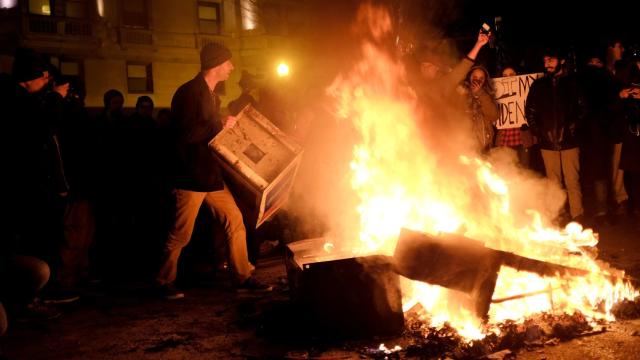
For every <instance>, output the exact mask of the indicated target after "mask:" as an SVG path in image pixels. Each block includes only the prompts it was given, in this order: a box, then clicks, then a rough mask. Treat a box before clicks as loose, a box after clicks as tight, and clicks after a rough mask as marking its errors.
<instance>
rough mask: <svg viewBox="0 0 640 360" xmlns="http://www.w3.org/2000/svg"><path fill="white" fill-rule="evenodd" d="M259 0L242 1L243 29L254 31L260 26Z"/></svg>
mask: <svg viewBox="0 0 640 360" xmlns="http://www.w3.org/2000/svg"><path fill="white" fill-rule="evenodd" d="M257 1H258V0H240V19H241V21H242V29H244V30H253V29H255V28H256V27H257V26H258V5H257V3H256V2H257Z"/></svg>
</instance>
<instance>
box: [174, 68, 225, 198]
mask: <svg viewBox="0 0 640 360" xmlns="http://www.w3.org/2000/svg"><path fill="white" fill-rule="evenodd" d="M219 111H220V99H219V98H218V96H217V95H215V94H212V93H211V91H210V90H209V87H208V86H207V83H206V82H205V81H204V78H203V76H202V74H198V75H197V76H196V77H195V78H194V79H193V80H191V81H189V82H187V83H185V84H183V85H182V86H180V88H178V90H177V91H176V93H175V94H174V95H173V99H172V100H171V114H172V122H171V127H172V131H173V142H174V145H175V147H174V159H173V161H174V173H173V175H174V184H175V187H176V188H178V189H184V190H192V191H202V192H208V191H216V190H221V189H223V187H224V185H223V181H222V173H221V171H220V167H219V166H218V164H217V163H216V160H215V157H214V155H213V152H212V151H211V150H210V149H209V145H208V144H209V141H210V140H211V139H213V137H214V136H216V135H217V134H218V133H219V132H220V131H221V130H222V121H221V119H220V113H219Z"/></svg>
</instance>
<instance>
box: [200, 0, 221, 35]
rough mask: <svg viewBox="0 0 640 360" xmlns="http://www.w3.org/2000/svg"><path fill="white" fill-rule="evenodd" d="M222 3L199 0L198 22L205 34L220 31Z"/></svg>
mask: <svg viewBox="0 0 640 360" xmlns="http://www.w3.org/2000/svg"><path fill="white" fill-rule="evenodd" d="M220 23H221V21H220V3H217V2H209V1H198V24H199V25H200V32H201V33H204V34H219V33H220V28H221V26H220Z"/></svg>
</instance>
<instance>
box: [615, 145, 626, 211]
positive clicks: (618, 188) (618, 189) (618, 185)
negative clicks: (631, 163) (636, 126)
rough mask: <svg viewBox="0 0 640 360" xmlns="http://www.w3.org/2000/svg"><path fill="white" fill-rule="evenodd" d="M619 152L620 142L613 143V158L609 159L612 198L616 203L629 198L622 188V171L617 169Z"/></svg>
mask: <svg viewBox="0 0 640 360" xmlns="http://www.w3.org/2000/svg"><path fill="white" fill-rule="evenodd" d="M620 154H622V143H619V144H613V154H612V156H613V158H612V159H611V166H612V168H611V188H612V192H613V199H614V200H615V201H616V204H620V203H621V202H623V201H625V200H627V199H629V195H627V191H626V190H625V188H624V171H622V170H620V169H618V167H619V166H620Z"/></svg>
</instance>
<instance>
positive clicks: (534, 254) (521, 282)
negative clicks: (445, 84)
mask: <svg viewBox="0 0 640 360" xmlns="http://www.w3.org/2000/svg"><path fill="white" fill-rule="evenodd" d="M360 17H361V18H362V17H364V18H365V19H366V21H364V22H363V23H364V24H365V26H368V27H370V28H371V29H373V30H375V31H372V34H371V35H372V38H373V39H372V40H369V41H364V42H363V43H362V45H361V51H362V59H361V60H360V61H359V62H358V63H357V64H356V66H355V67H354V68H353V69H352V71H351V72H350V73H348V74H344V75H341V76H339V77H338V78H337V79H336V80H335V81H334V83H333V85H332V86H331V87H330V88H329V92H330V94H331V95H333V96H334V97H335V99H336V101H337V103H338V109H339V111H338V115H340V116H341V117H344V118H345V119H349V120H351V121H352V122H353V125H354V126H355V128H356V129H357V130H358V131H359V134H360V139H361V140H360V142H359V144H357V145H356V146H355V148H354V149H353V160H352V162H351V171H352V177H351V186H352V188H353V190H354V191H355V192H356V193H357V195H358V198H359V201H360V204H359V206H358V209H357V211H358V215H359V218H360V224H359V234H360V235H359V238H360V240H361V241H360V242H359V243H358V244H354V245H353V246H352V248H353V251H356V252H366V253H372V252H375V253H383V254H388V255H390V254H392V253H393V251H394V249H395V245H396V242H397V239H398V234H399V232H400V230H401V229H402V228H408V229H413V230H417V231H421V232H424V233H429V234H436V235H437V234H441V233H458V234H461V235H464V236H467V237H469V238H472V239H477V240H481V241H484V243H485V246H487V247H489V248H492V249H496V250H504V251H508V252H513V253H516V254H519V255H522V256H526V257H528V258H534V259H538V260H542V261H547V262H551V263H555V264H560V265H565V266H569V267H572V268H577V269H583V270H587V273H588V275H586V276H562V277H561V276H559V275H558V276H557V277H541V276H539V275H537V274H534V273H529V272H518V271H516V270H514V269H511V268H508V267H505V266H503V267H502V268H501V271H500V274H499V277H498V281H497V284H496V288H495V292H494V295H493V299H494V303H493V304H492V305H491V308H490V312H489V321H490V322H491V323H496V322H500V321H503V320H506V319H514V320H518V319H523V318H525V317H527V316H529V315H531V314H533V313H537V312H543V311H546V312H567V313H572V312H574V311H576V310H579V311H580V312H582V313H583V314H585V315H587V316H589V317H591V318H594V319H595V318H604V319H609V320H611V319H613V317H612V315H611V313H610V309H611V307H612V305H613V304H614V303H615V302H616V301H618V300H620V299H622V298H633V297H635V296H637V295H638V292H637V291H635V290H634V289H633V288H631V286H630V285H628V283H627V282H625V281H624V280H623V279H624V273H623V272H622V271H619V270H615V269H612V268H610V267H609V266H607V264H605V263H603V262H600V261H598V260H596V259H595V255H594V253H595V251H594V249H595V245H596V244H597V242H598V239H597V234H594V233H593V232H592V231H591V230H589V229H583V228H582V226H580V225H579V224H576V223H571V224H569V225H568V226H567V227H566V228H565V229H557V228H554V227H553V226H551V225H550V222H549V221H548V219H549V218H550V216H552V215H553V212H554V211H555V212H557V210H558V207H559V206H556V207H555V208H553V206H551V208H552V210H551V211H550V210H549V208H550V207H549V206H546V207H545V204H546V203H548V201H547V200H548V198H545V196H547V197H550V198H560V199H562V196H563V194H562V191H561V190H560V189H559V188H558V187H557V186H556V185H554V184H551V183H549V182H547V181H545V180H543V179H539V178H536V177H535V176H533V175H532V174H528V173H526V172H524V171H522V170H518V169H516V167H515V165H514V164H513V162H511V163H509V164H506V165H505V164H504V163H500V164H496V163H495V162H493V161H491V160H486V159H483V158H482V157H480V156H478V155H477V154H474V153H473V151H471V150H467V149H465V148H464V147H461V148H459V153H457V154H445V156H443V154H441V150H442V149H439V148H436V147H435V145H434V144H432V143H431V144H430V143H428V142H425V140H424V139H423V138H422V137H421V136H420V130H419V129H418V126H417V125H416V124H417V123H418V121H420V119H421V116H422V115H419V114H418V112H417V110H416V109H417V103H416V101H417V100H416V96H415V94H414V93H413V92H412V91H411V90H409V87H408V86H407V82H406V74H405V69H404V67H403V66H402V64H401V63H400V62H399V61H398V60H397V59H396V58H395V57H394V56H393V55H392V54H389V53H388V52H385V51H383V50H381V48H380V47H379V46H377V40H380V39H382V37H384V36H386V35H388V33H389V32H390V31H391V21H390V19H389V15H388V14H387V13H386V12H385V11H382V10H381V9H379V8H378V9H375V8H366V9H365V10H364V11H363V12H361V14H360ZM426 121H432V122H433V121H458V119H456V118H449V119H433V118H427V119H426ZM469 136H471V135H469ZM540 199H542V200H540ZM403 294H404V295H403V297H404V301H403V302H404V308H405V311H406V310H408V309H410V308H412V307H413V306H415V305H416V304H418V303H419V304H420V305H421V306H422V307H423V308H424V309H425V310H426V311H427V312H428V314H429V321H431V324H432V325H434V326H438V325H439V324H442V323H444V322H445V321H446V322H449V323H450V324H451V325H452V326H454V327H455V328H456V329H458V331H459V332H460V333H461V334H462V335H463V336H465V337H467V338H469V339H473V338H480V337H482V336H483V334H482V331H481V330H480V329H481V319H478V318H476V317H475V315H474V314H473V313H472V312H471V311H468V310H466V308H465V307H464V306H461V304H462V303H464V301H465V296H464V294H460V293H456V292H455V291H453V290H448V289H445V288H442V287H439V286H432V285H429V284H426V283H422V282H414V281H409V280H406V281H403ZM522 294H525V295H529V296H524V297H522V296H519V295H522Z"/></svg>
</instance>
